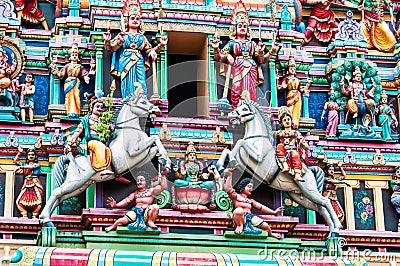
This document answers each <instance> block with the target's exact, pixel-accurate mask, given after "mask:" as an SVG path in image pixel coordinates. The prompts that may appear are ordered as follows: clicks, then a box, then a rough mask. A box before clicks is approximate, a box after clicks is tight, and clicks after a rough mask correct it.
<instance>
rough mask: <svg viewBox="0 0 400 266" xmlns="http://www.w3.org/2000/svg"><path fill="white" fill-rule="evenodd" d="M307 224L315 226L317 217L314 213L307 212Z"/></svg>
mask: <svg viewBox="0 0 400 266" xmlns="http://www.w3.org/2000/svg"><path fill="white" fill-rule="evenodd" d="M307 223H308V224H317V217H316V215H315V211H312V210H307Z"/></svg>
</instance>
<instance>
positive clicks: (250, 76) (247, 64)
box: [211, 0, 279, 108]
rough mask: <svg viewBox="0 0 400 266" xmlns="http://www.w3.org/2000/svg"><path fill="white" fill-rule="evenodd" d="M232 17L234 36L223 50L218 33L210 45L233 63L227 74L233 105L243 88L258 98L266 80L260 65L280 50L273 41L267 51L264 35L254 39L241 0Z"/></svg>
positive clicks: (216, 54)
mask: <svg viewBox="0 0 400 266" xmlns="http://www.w3.org/2000/svg"><path fill="white" fill-rule="evenodd" d="M231 19H232V22H233V26H232V27H231V31H232V33H233V37H234V38H233V39H232V40H230V41H229V42H228V43H227V44H226V45H225V47H224V48H223V49H222V50H220V49H219V40H218V39H217V37H216V36H214V40H212V42H211V45H212V47H213V48H214V58H215V60H216V61H218V62H221V63H228V64H229V65H230V67H229V68H228V71H227V73H226V75H227V77H226V78H227V79H229V78H230V77H231V76H232V78H233V81H232V89H231V103H232V108H236V107H237V106H238V103H239V101H240V96H241V94H242V92H243V91H248V92H249V93H250V99H251V100H253V101H256V96H257V95H256V92H257V85H258V84H259V83H262V82H263V76H262V72H261V69H260V68H259V67H258V66H259V65H260V64H264V63H266V62H267V61H268V60H269V59H270V58H271V57H272V56H273V55H274V54H275V53H276V52H277V51H278V49H279V45H278V44H277V43H275V42H273V43H272V48H271V50H270V51H269V52H268V53H266V54H265V45H264V44H263V42H262V40H261V39H260V40H259V42H258V44H256V43H255V42H254V41H251V39H250V32H249V25H250V24H249V16H248V14H247V11H246V7H245V6H244V4H243V3H242V1H241V0H240V1H239V2H238V3H237V5H236V7H235V9H234V11H233V13H232V17H231ZM230 69H231V70H230ZM230 74H231V75H230Z"/></svg>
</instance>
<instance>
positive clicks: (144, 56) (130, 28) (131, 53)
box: [104, 0, 168, 98]
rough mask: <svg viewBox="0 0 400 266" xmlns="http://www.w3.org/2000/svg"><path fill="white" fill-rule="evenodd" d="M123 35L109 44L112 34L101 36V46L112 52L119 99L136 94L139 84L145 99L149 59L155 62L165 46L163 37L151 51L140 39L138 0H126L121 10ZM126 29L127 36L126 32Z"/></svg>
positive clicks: (141, 26)
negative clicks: (118, 81)
mask: <svg viewBox="0 0 400 266" xmlns="http://www.w3.org/2000/svg"><path fill="white" fill-rule="evenodd" d="M122 13H123V21H121V25H123V28H122V29H121V30H122V31H121V32H120V33H119V34H118V35H117V36H116V37H115V38H114V39H112V40H111V33H110V31H107V32H105V33H104V41H105V42H104V45H105V48H106V49H107V50H108V51H110V52H115V53H114V54H113V59H112V67H111V74H112V75H113V76H115V77H118V78H120V79H121V93H122V98H125V97H127V96H128V95H129V94H132V93H134V92H135V87H134V86H133V84H134V83H135V82H139V83H140V85H141V86H142V88H143V90H144V94H145V95H147V87H146V73H145V71H146V70H147V69H148V68H149V61H150V59H151V60H153V61H155V60H156V59H157V53H159V52H160V51H161V50H162V49H163V48H164V47H165V45H167V42H168V38H167V36H162V37H161V39H160V43H159V44H158V45H157V46H156V47H155V48H152V46H151V44H150V42H149V41H148V40H147V38H146V37H145V36H144V35H143V30H144V29H143V26H144V24H143V21H142V14H141V8H140V3H139V1H137V0H128V1H126V2H125V6H124V8H123V10H122ZM125 28H126V29H127V32H125Z"/></svg>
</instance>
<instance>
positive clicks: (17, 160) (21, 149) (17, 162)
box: [13, 145, 24, 165]
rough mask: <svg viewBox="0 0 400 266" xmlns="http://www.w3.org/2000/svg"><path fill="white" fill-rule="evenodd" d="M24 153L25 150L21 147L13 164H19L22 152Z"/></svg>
mask: <svg viewBox="0 0 400 266" xmlns="http://www.w3.org/2000/svg"><path fill="white" fill-rule="evenodd" d="M23 151H24V149H23V148H22V147H21V146H20V145H19V146H18V153H17V155H15V157H14V160H13V162H14V163H15V164H17V165H18V164H19V156H20V155H21V152H23Z"/></svg>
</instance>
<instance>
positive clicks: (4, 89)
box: [0, 47, 17, 106]
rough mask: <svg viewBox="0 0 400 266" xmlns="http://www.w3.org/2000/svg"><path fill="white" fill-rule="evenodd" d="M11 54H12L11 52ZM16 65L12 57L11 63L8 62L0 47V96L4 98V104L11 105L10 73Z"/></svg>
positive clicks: (4, 52)
mask: <svg viewBox="0 0 400 266" xmlns="http://www.w3.org/2000/svg"><path fill="white" fill-rule="evenodd" d="M12 56H13V54H12ZM16 67H17V60H16V59H15V58H14V57H12V64H11V66H10V64H9V63H8V55H7V52H6V51H5V50H4V49H3V47H0V96H2V98H5V99H6V101H7V102H6V105H8V106H11V105H13V95H12V94H13V92H14V91H13V88H12V86H11V83H12V81H11V75H12V74H13V73H14V71H15V70H16Z"/></svg>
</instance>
